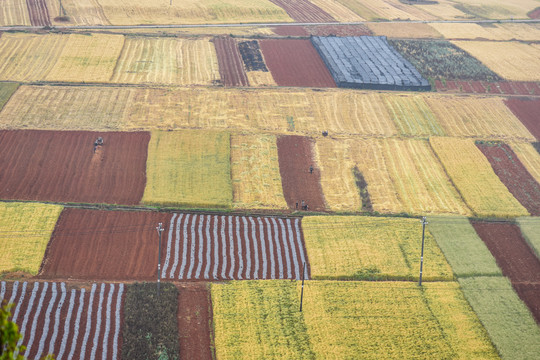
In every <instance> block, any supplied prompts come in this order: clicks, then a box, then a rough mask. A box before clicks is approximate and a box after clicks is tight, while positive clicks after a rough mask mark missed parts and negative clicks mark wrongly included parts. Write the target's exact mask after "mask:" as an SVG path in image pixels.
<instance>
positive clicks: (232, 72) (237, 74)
mask: <svg viewBox="0 0 540 360" xmlns="http://www.w3.org/2000/svg"><path fill="white" fill-rule="evenodd" d="M213 41H214V45H215V47H216V54H217V58H218V63H219V73H220V75H221V82H222V83H223V85H225V86H249V81H248V78H247V75H246V72H245V70H244V65H243V64H242V56H241V55H240V51H238V46H237V44H236V41H235V40H234V39H233V38H231V37H228V36H227V37H219V38H215V39H214V40H213Z"/></svg>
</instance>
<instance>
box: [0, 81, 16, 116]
mask: <svg viewBox="0 0 540 360" xmlns="http://www.w3.org/2000/svg"><path fill="white" fill-rule="evenodd" d="M18 88H19V84H18V83H0V111H1V110H2V108H3V107H4V105H5V104H6V103H7V102H8V100H9V99H10V98H11V96H12V95H13V93H14V92H15V91H17V89H18Z"/></svg>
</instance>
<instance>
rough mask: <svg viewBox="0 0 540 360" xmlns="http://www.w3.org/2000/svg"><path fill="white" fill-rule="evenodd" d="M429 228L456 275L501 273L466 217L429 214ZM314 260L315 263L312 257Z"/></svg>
mask: <svg viewBox="0 0 540 360" xmlns="http://www.w3.org/2000/svg"><path fill="white" fill-rule="evenodd" d="M304 224H306V220H304ZM427 229H428V231H429V232H431V233H432V234H433V236H434V238H435V240H436V241H437V244H438V245H439V247H440V248H441V250H442V252H443V254H444V256H445V258H446V260H448V262H449V263H450V265H451V266H452V270H453V272H454V274H456V276H457V277H459V278H461V277H469V276H494V275H502V273H501V270H500V269H499V267H498V266H497V263H496V262H495V259H494V258H493V255H491V253H490V252H489V250H488V248H487V247H486V245H485V244H484V243H483V242H482V239H480V238H479V237H478V234H476V231H475V230H474V228H473V227H472V225H471V223H470V222H469V220H468V219H467V218H466V217H462V216H459V217H458V216H429V217H428V226H427ZM306 239H309V238H307V237H306ZM311 263H312V264H314V262H313V257H311ZM312 267H313V265H312ZM312 273H314V269H313V270H312Z"/></svg>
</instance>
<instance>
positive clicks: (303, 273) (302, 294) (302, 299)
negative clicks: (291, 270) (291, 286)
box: [300, 262, 306, 312]
mask: <svg viewBox="0 0 540 360" xmlns="http://www.w3.org/2000/svg"><path fill="white" fill-rule="evenodd" d="M305 274H306V263H305V262H304V266H302V291H301V292H300V312H302V302H303V301H304V278H305Z"/></svg>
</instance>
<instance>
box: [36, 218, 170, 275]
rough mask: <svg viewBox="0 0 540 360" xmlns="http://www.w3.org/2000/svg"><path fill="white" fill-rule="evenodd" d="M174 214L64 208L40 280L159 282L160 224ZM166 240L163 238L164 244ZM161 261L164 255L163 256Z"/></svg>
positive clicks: (46, 254)
mask: <svg viewBox="0 0 540 360" xmlns="http://www.w3.org/2000/svg"><path fill="white" fill-rule="evenodd" d="M171 216H172V215H171V214H166V213H158V212H149V211H141V212H135V211H99V210H86V209H74V208H66V209H64V210H63V211H62V214H61V215H60V218H59V219H58V223H57V224H56V227H55V229H54V232H53V234H52V237H51V240H50V242H49V244H48V246H47V250H46V251H45V257H44V259H43V263H42V265H41V269H40V272H39V276H40V277H41V278H48V279H51V278H59V279H64V278H75V279H92V280H95V279H104V280H105V279H106V280H131V279H141V280H155V279H156V277H157V263H158V235H157V231H156V226H157V224H158V223H160V222H161V223H163V227H164V228H166V229H168V226H169V222H170V219H171ZM164 244H166V238H165V241H163V239H162V248H163V246H164ZM162 261H163V259H162Z"/></svg>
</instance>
